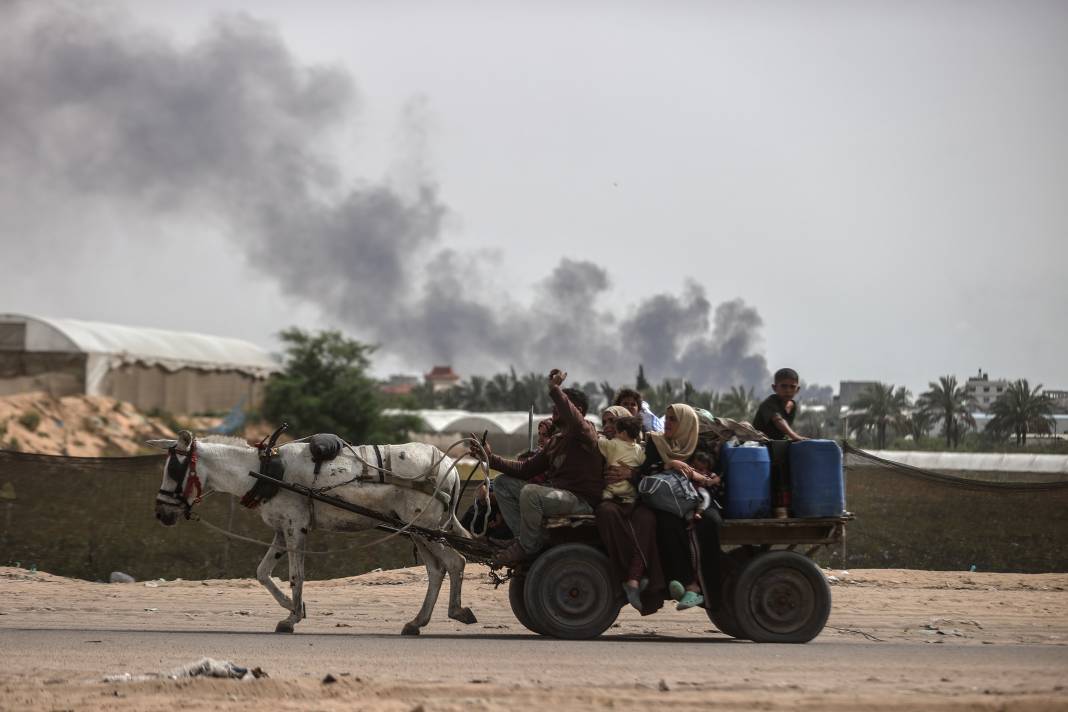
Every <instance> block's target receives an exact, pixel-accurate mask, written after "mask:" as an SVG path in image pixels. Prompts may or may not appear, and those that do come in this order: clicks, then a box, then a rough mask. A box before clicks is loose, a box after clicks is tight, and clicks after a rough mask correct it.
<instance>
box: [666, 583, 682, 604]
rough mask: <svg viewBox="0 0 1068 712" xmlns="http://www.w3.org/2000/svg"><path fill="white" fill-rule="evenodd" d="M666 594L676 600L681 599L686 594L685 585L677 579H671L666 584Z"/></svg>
mask: <svg viewBox="0 0 1068 712" xmlns="http://www.w3.org/2000/svg"><path fill="white" fill-rule="evenodd" d="M668 595H669V596H671V597H672V598H673V599H675V600H676V601H681V600H682V597H683V596H685V595H686V587H685V586H683V585H682V584H681V583H679V582H678V581H672V582H671V583H669V584H668Z"/></svg>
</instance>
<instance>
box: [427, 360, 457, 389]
mask: <svg viewBox="0 0 1068 712" xmlns="http://www.w3.org/2000/svg"><path fill="white" fill-rule="evenodd" d="M426 382H427V383H428V384H429V385H430V389H431V390H432V391H433V392H434V393H441V392H442V391H447V390H449V389H450V388H455V387H456V386H458V385H459V384H460V377H459V376H458V375H457V374H456V372H455V371H453V370H452V366H434V368H432V369H430V373H428V374H426Z"/></svg>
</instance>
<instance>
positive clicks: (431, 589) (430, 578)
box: [401, 536, 445, 635]
mask: <svg viewBox="0 0 1068 712" xmlns="http://www.w3.org/2000/svg"><path fill="white" fill-rule="evenodd" d="M412 543H413V544H415V548H416V549H418V550H419V554H420V556H422V557H423V563H424V564H426V573H427V584H426V597H425V598H424V599H423V607H422V608H420V609H419V613H418V615H416V616H415V618H413V619H412V620H410V621H408V622H407V623H405V624H404V628H402V629H401V635H419V629H420V628H422V627H423V626H425V625H426V624H427V623H429V622H430V614H431V613H433V612H434V604H435V603H437V602H438V592H440V591H441V582H442V581H444V580H445V567H444V566H443V565H442V563H441V560H440V559H439V558H438V557H437V555H436V554H435V553H434V552H433V551H432V550H431V549H430V547H429V545H428V544H427V542H426V541H425V540H424V539H422V538H420V537H417V536H413V537H412Z"/></svg>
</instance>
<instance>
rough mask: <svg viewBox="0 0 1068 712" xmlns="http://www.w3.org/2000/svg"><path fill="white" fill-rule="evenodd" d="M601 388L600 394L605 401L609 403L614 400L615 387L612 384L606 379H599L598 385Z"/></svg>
mask: <svg viewBox="0 0 1068 712" xmlns="http://www.w3.org/2000/svg"><path fill="white" fill-rule="evenodd" d="M598 387H599V388H600V389H601V395H602V396H603V397H604V401H605V403H608V404H609V405H611V404H612V403H615V401H616V389H615V388H613V387H612V384H611V383H609V382H608V381H601V383H600V384H599V386H598Z"/></svg>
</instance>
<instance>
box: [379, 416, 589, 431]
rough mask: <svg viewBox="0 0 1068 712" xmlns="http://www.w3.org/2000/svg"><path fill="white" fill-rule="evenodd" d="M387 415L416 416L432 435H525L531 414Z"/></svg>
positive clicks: (539, 417)
mask: <svg viewBox="0 0 1068 712" xmlns="http://www.w3.org/2000/svg"><path fill="white" fill-rule="evenodd" d="M386 414H387V415H414V416H417V417H419V418H421V419H422V420H423V422H424V423H426V426H427V427H428V428H429V429H430V432H432V433H469V432H470V433H480V432H482V431H483V430H488V431H489V432H491V433H504V434H506V435H512V434H516V433H520V434H525V433H526V432H527V423H528V422H529V418H530V413H528V412H527V411H498V412H494V413H472V412H470V411H466V410H387V411H386ZM548 417H549V415H548V414H542V415H538V414H535V415H534V425H535V426H536V425H537V424H538V421H539V420H542V419H544V418H548ZM586 419H587V420H589V421H590V422H592V423H593V424H594V425H597V426H598V427H600V423H601V419H600V418H598V417H597V416H595V415H588V416H586Z"/></svg>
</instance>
